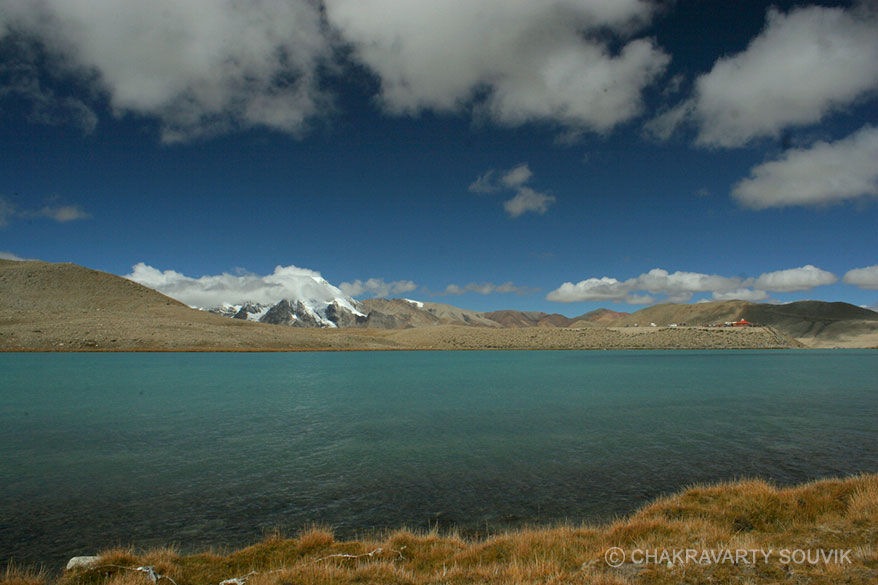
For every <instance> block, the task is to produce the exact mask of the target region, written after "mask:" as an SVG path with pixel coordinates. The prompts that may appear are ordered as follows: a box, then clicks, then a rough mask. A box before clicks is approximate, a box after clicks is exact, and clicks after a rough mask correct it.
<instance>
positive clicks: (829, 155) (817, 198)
mask: <svg viewBox="0 0 878 585" xmlns="http://www.w3.org/2000/svg"><path fill="white" fill-rule="evenodd" d="M876 34H878V31H876ZM876 161H878V128H876V127H874V126H865V127H864V128H862V129H860V130H859V131H857V132H855V133H854V134H851V135H850V136H848V137H846V138H843V139H841V140H838V141H836V142H822V141H821V142H816V143H814V144H813V145H811V146H810V147H808V148H803V149H792V150H788V151H787V152H785V153H784V154H783V156H781V158H779V159H778V160H775V161H770V162H767V163H763V164H761V165H759V166H757V167H754V168H753V169H752V170H751V171H750V177H749V178H746V179H743V180H742V181H740V182H738V183H737V184H736V185H735V186H734V188H733V189H732V196H733V197H734V198H735V199H737V200H738V202H739V203H741V204H742V205H744V206H746V207H751V208H753V209H765V208H768V207H785V206H790V205H818V204H825V203H837V202H840V201H844V200H847V199H854V198H857V197H863V196H867V195H878V162H876Z"/></svg>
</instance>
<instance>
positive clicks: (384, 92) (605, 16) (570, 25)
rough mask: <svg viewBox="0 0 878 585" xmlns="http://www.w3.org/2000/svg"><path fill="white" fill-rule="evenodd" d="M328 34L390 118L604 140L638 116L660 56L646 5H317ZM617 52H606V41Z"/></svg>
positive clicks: (553, 1) (373, 1) (450, 0)
mask: <svg viewBox="0 0 878 585" xmlns="http://www.w3.org/2000/svg"><path fill="white" fill-rule="evenodd" d="M325 5H326V15H327V19H328V21H329V23H330V24H331V25H332V26H333V27H334V28H335V29H336V30H338V31H339V32H340V34H341V36H342V37H343V39H344V40H346V41H348V42H350V43H351V44H352V46H353V48H354V52H355V56H356V58H358V59H359V60H360V61H362V62H363V63H365V64H366V65H367V66H368V67H370V68H371V69H372V70H373V71H374V72H375V73H376V74H377V75H378V77H379V79H380V81H381V90H380V99H381V102H382V104H383V105H384V107H385V108H386V109H387V110H388V111H390V112H393V113H397V114H411V115H416V114H418V113H419V112H420V111H422V110H427V109H432V110H436V111H458V110H466V109H467V108H468V107H469V106H470V105H471V104H473V103H475V104H476V110H477V111H478V114H479V115H483V116H487V117H488V118H490V119H492V120H494V121H495V122H498V123H500V124H505V125H519V124H523V123H526V122H530V121H550V122H554V123H557V124H560V125H562V126H565V127H568V128H570V127H572V128H581V129H588V130H594V131H598V132H605V131H609V130H610V129H612V128H613V127H614V126H616V125H617V124H619V123H622V122H625V121H627V120H629V119H631V118H633V117H634V116H636V115H638V114H639V113H640V111H641V109H642V95H641V93H642V90H643V89H644V88H645V87H646V86H647V85H649V84H650V83H652V82H653V81H654V80H655V79H656V78H657V77H658V76H659V75H660V74H661V73H662V72H663V71H664V69H665V68H666V66H667V64H668V63H669V61H670V57H669V56H668V55H667V54H666V53H664V52H663V51H662V50H661V49H660V48H658V47H657V46H656V45H655V43H654V42H653V41H652V40H651V39H646V38H639V39H634V40H628V38H629V37H630V35H631V34H632V33H633V32H635V31H636V30H638V29H639V28H641V27H642V26H643V25H645V24H647V23H648V22H649V21H650V19H651V17H652V15H653V13H654V11H655V5H654V3H653V2H651V1H648V0H598V1H594V0H504V1H502V2H499V1H497V0H443V1H442V2H434V1H431V0H421V1H417V0H409V1H407V2H399V1H397V0H326V2H325ZM608 34H609V35H612V36H613V37H614V40H616V41H621V43H622V44H621V46H620V48H619V50H618V51H614V50H612V49H611V48H610V43H609V42H607V41H606V40H601V39H606V37H607V35H608Z"/></svg>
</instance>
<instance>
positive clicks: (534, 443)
mask: <svg viewBox="0 0 878 585" xmlns="http://www.w3.org/2000/svg"><path fill="white" fill-rule="evenodd" d="M0 371H2V378H0V494H2V498H0V563H5V562H6V561H7V560H8V559H9V558H11V557H14V558H15V559H16V561H20V562H45V563H46V564H47V565H48V566H49V568H51V569H55V568H57V566H58V565H60V564H61V563H63V562H64V561H65V560H66V559H67V558H69V557H71V556H75V555H80V554H92V553H94V552H95V551H97V550H100V549H102V548H105V547H109V546H113V545H118V544H134V545H136V546H151V545H161V544H168V543H177V544H179V545H181V548H182V549H183V550H184V551H186V550H193V549H201V548H204V547H207V546H210V545H218V544H222V545H228V546H240V545H243V544H247V543H250V542H253V541H254V540H257V539H259V538H261V536H262V535H263V534H264V533H265V532H266V531H269V530H272V529H274V528H281V529H282V530H285V531H287V532H289V533H291V534H293V533H295V531H296V530H298V529H300V528H302V527H303V526H306V525H310V524H311V523H321V524H325V525H331V526H332V527H334V528H335V530H336V534H337V535H338V536H340V537H345V538H348V537H354V536H357V535H358V534H360V535H362V534H364V533H373V532H376V531H379V530H381V529H384V528H398V527H401V526H404V525H405V526H409V527H412V528H427V527H430V526H436V525H438V526H439V527H440V528H447V527H451V526H456V527H459V528H460V529H461V530H462V531H463V532H464V533H471V534H475V533H484V532H485V531H489V532H490V531H496V530H500V529H502V528H506V527H513V526H521V525H523V524H530V523H552V522H557V521H563V520H568V521H571V522H575V523H579V522H581V521H583V520H588V521H601V520H606V519H608V518H611V517H612V516H613V515H616V514H624V513H628V512H631V511H633V510H635V509H636V508H637V507H638V506H639V505H641V504H643V503H644V502H647V501H648V500H650V499H652V498H654V497H655V496H658V495H661V494H664V493H667V492H670V491H674V490H678V489H681V488H683V487H685V486H687V485H689V484H692V483H693V482H713V481H718V480H728V479H735V478H740V477H752V476H758V477H763V478H767V479H771V480H774V481H776V482H779V483H784V484H786V483H793V482H801V481H805V480H809V479H813V478H819V477H825V476H835V475H847V474H852V473H857V472H878V422H876V421H878V382H876V376H878V352H875V351H865V350H864V351H860V350H850V351H843V350H835V351H720V352H714V351H692V352H689V351H672V352H671V351H668V352H666V351H647V352H643V351H591V352H576V351H544V352H538V351H518V352H500V351H491V352H375V353H372V352H352V353H266V354H259V353H238V354H235V353H231V354H211V353H194V354H187V353H164V354H143V353H138V354H124V353H113V354H8V353H7V354H0Z"/></svg>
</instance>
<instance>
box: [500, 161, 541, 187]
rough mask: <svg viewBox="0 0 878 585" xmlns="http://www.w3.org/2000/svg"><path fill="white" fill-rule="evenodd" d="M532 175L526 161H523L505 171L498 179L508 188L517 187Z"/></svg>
mask: <svg viewBox="0 0 878 585" xmlns="http://www.w3.org/2000/svg"><path fill="white" fill-rule="evenodd" d="M533 175H534V174H533V172H531V170H530V167H529V166H527V163H523V164H520V165H518V166H517V167H514V168H512V169H509V170H508V171H506V174H504V175H503V177H502V178H501V179H500V181H501V182H502V183H503V184H504V185H506V186H507V187H509V188H510V189H518V188H519V187H521V186H522V185H524V184H525V183H527V182H528V181H530V178H531V177H533Z"/></svg>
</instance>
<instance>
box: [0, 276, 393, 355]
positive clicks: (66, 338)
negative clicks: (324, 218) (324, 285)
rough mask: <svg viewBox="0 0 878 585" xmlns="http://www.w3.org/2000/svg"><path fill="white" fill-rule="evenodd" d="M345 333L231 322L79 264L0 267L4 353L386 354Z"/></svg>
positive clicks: (373, 342) (375, 342)
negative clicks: (343, 350)
mask: <svg viewBox="0 0 878 585" xmlns="http://www.w3.org/2000/svg"><path fill="white" fill-rule="evenodd" d="M394 345H395V344H393V342H388V341H385V340H381V339H376V338H370V337H369V336H364V335H363V334H362V333H360V332H356V331H347V330H346V331H345V334H344V335H335V336H331V335H327V332H326V331H324V330H319V329H310V330H309V329H301V328H294V327H278V326H274V325H266V324H262V323H251V322H247V321H241V320H239V319H229V318H227V317H221V316H219V315H214V314H211V313H207V312H204V311H197V310H195V309H190V308H189V307H187V306H186V305H184V304H182V303H180V302H178V301H175V300H173V299H171V298H168V297H166V296H164V295H163V294H161V293H158V292H156V291H154V290H152V289H150V288H147V287H145V286H141V285H139V284H137V283H135V282H132V281H130V280H127V279H125V278H122V277H120V276H115V275H112V274H107V273H106V272H99V271H97V270H90V269H88V268H83V267H81V266H77V265H75V264H49V263H47V262H13V261H8V260H0V348H6V349H10V348H28V349H180V348H188V349H210V348H239V349H246V348H309V347H310V348H330V347H354V346H355V347H388V346H394Z"/></svg>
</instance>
